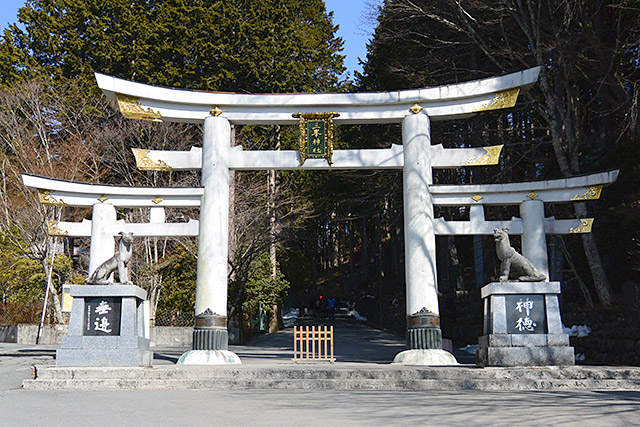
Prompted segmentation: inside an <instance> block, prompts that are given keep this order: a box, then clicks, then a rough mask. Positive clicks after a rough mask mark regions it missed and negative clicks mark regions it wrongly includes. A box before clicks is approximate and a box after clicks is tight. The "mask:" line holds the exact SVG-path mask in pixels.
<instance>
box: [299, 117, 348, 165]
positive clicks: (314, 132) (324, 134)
mask: <svg viewBox="0 0 640 427" xmlns="http://www.w3.org/2000/svg"><path fill="white" fill-rule="evenodd" d="M338 116H340V114H338V113H296V114H294V115H293V117H295V118H300V148H299V150H300V164H301V165H302V164H304V162H305V161H306V160H307V159H327V162H329V164H333V161H332V160H331V157H332V155H333V118H334V117H338Z"/></svg>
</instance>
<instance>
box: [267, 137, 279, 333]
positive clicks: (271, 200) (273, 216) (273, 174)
mask: <svg viewBox="0 0 640 427" xmlns="http://www.w3.org/2000/svg"><path fill="white" fill-rule="evenodd" d="M274 139H275V149H276V150H279V149H280V126H275V137H274ZM278 181H279V180H278V171H276V170H275V169H269V172H268V192H269V194H268V200H267V209H268V213H269V261H270V263H271V277H272V278H273V279H274V280H275V279H276V278H277V277H278V258H277V252H276V242H277V237H278V217H277V212H276V211H277V209H276V203H277V199H278V195H279V193H280V185H279V182H278ZM281 323H282V321H281V320H280V310H279V308H278V303H277V302H276V303H275V304H273V305H272V306H271V310H270V317H269V333H273V332H277V331H278V330H280V324H281Z"/></svg>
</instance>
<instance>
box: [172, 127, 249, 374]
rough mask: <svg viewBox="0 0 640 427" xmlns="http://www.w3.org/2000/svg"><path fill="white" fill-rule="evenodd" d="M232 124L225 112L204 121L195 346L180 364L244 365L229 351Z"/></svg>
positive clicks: (181, 359) (183, 356) (182, 358)
mask: <svg viewBox="0 0 640 427" xmlns="http://www.w3.org/2000/svg"><path fill="white" fill-rule="evenodd" d="M230 150H231V125H230V123H229V121H228V120H227V119H226V118H224V117H214V116H210V117H207V118H206V119H205V120H204V132H203V136H202V186H203V187H204V194H203V196H202V204H201V207H200V231H199V236H198V278H197V282H196V322H195V328H194V331H193V349H192V350H191V351H188V352H186V353H184V354H183V355H182V356H181V357H180V359H179V360H178V364H184V365H212V364H239V363H241V362H240V358H239V357H238V356H237V355H236V354H235V353H233V352H231V351H229V350H228V331H227V256H228V254H229V151H230Z"/></svg>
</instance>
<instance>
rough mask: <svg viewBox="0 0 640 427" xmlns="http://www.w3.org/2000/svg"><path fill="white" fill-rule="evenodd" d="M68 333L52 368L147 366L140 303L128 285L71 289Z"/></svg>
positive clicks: (137, 291) (149, 356) (140, 292)
mask: <svg viewBox="0 0 640 427" xmlns="http://www.w3.org/2000/svg"><path fill="white" fill-rule="evenodd" d="M70 293H71V296H72V297H73V306H72V308H71V317H70V318H69V333H68V335H67V336H66V337H64V338H63V339H62V344H61V346H60V349H59V350H57V351H56V366H151V365H152V362H153V353H152V352H151V351H149V337H147V336H145V330H146V328H145V315H144V304H143V302H144V301H145V299H146V298H147V292H146V291H145V290H144V289H142V288H139V287H137V286H131V285H104V286H93V285H84V286H81V285H75V286H71V290H70Z"/></svg>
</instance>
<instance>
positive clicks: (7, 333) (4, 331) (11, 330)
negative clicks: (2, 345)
mask: <svg viewBox="0 0 640 427" xmlns="http://www.w3.org/2000/svg"><path fill="white" fill-rule="evenodd" d="M17 339H18V326H17V325H11V326H0V342H16V341H17Z"/></svg>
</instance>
